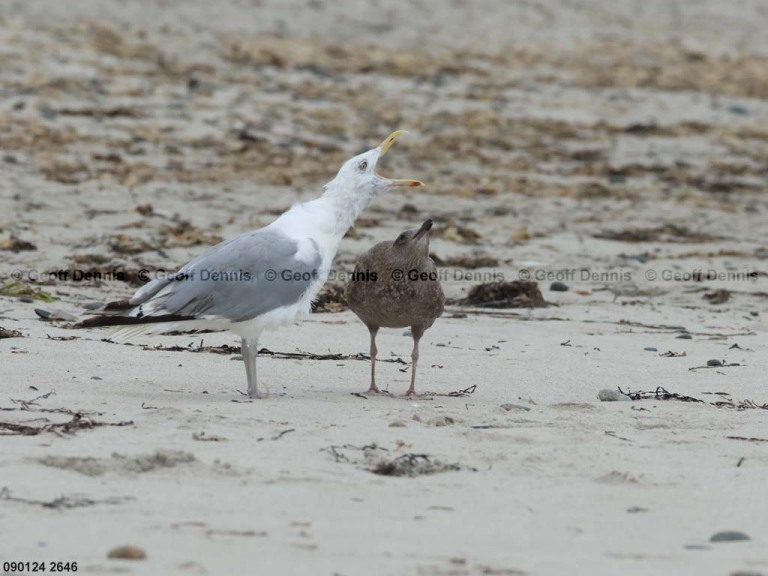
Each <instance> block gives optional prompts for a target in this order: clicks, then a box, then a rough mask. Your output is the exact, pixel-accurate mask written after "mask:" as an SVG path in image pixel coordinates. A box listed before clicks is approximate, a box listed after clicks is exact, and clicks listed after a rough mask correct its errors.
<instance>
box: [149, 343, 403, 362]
mask: <svg viewBox="0 0 768 576" xmlns="http://www.w3.org/2000/svg"><path fill="white" fill-rule="evenodd" d="M142 348H143V349H144V350H149V351H152V352H209V353H211V354H231V355H237V354H240V353H241V350H240V346H230V345H228V344H223V345H221V346H203V345H202V343H201V344H200V345H199V346H193V345H192V344H191V343H190V344H189V345H188V346H163V345H162V344H161V345H158V346H148V345H147V346H143V347H142ZM258 353H259V356H271V357H272V358H279V359H286V360H361V361H365V362H368V361H370V357H369V356H368V355H367V354H314V353H312V352H273V351H272V350H270V349H269V348H261V349H259V352H258ZM378 361H379V362H392V363H394V364H404V365H406V364H408V363H407V362H406V361H405V360H403V359H402V358H385V359H380V360H378Z"/></svg>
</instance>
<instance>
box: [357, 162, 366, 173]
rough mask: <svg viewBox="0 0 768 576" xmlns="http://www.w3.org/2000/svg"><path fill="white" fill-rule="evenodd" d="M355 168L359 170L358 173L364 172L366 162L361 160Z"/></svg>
mask: <svg viewBox="0 0 768 576" xmlns="http://www.w3.org/2000/svg"><path fill="white" fill-rule="evenodd" d="M357 167H358V168H360V172H365V171H366V170H367V169H368V160H362V161H361V162H360V164H358V165H357Z"/></svg>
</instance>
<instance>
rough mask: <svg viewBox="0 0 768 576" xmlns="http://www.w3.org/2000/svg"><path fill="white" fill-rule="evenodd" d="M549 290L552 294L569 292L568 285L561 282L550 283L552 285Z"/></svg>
mask: <svg viewBox="0 0 768 576" xmlns="http://www.w3.org/2000/svg"><path fill="white" fill-rule="evenodd" d="M549 289H550V290H551V291H552V292H568V290H569V288H568V285H567V284H564V283H563V282H552V284H550V285H549Z"/></svg>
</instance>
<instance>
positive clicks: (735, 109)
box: [728, 104, 749, 116]
mask: <svg viewBox="0 0 768 576" xmlns="http://www.w3.org/2000/svg"><path fill="white" fill-rule="evenodd" d="M728 111H729V112H730V113H731V114H738V115H739V116H748V115H749V108H745V107H744V106H740V105H738V104H734V105H732V106H729V107H728Z"/></svg>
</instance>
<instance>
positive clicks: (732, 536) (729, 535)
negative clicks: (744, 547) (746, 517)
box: [709, 530, 750, 542]
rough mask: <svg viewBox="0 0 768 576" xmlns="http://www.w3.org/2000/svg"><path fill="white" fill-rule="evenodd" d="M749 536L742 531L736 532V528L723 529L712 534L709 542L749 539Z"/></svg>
mask: <svg viewBox="0 0 768 576" xmlns="http://www.w3.org/2000/svg"><path fill="white" fill-rule="evenodd" d="M749 539H750V538H749V536H747V535H746V534H744V532H738V531H736V530H723V531H722V532H717V533H716V534H713V535H712V538H710V539H709V541H710V542H743V541H745V540H749Z"/></svg>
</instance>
